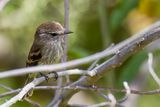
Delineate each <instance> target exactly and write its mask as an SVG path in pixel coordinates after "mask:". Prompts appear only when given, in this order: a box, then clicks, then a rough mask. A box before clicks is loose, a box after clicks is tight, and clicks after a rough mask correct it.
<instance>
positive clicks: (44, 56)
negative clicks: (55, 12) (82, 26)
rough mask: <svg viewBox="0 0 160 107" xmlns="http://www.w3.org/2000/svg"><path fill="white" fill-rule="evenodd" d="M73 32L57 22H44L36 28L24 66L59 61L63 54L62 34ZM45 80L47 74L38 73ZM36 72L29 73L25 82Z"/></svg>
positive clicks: (31, 78)
mask: <svg viewBox="0 0 160 107" xmlns="http://www.w3.org/2000/svg"><path fill="white" fill-rule="evenodd" d="M70 33H73V32H71V31H69V30H66V29H65V28H64V27H63V26H62V25H61V24H60V23H59V22H56V21H52V22H45V23H42V24H41V25H39V26H38V27H37V29H36V32H35V35H34V40H33V44H32V46H31V49H30V51H29V54H28V58H27V60H26V67H30V66H37V65H45V64H56V63H60V62H61V60H62V57H63V55H64V45H65V42H64V36H66V35H67V34H70ZM40 75H41V76H44V77H45V78H46V80H47V76H46V75H45V74H43V73H40ZM37 76H38V73H29V74H28V77H27V80H26V82H25V84H27V83H28V82H30V81H32V80H34V79H35V78H36V77H37Z"/></svg>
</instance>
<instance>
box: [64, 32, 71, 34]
mask: <svg viewBox="0 0 160 107" xmlns="http://www.w3.org/2000/svg"><path fill="white" fill-rule="evenodd" d="M70 33H73V32H72V31H64V34H70Z"/></svg>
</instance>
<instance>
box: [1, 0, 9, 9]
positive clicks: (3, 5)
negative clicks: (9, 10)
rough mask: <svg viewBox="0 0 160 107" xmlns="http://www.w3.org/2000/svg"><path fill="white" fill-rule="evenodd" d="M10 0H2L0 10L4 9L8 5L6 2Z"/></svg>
mask: <svg viewBox="0 0 160 107" xmlns="http://www.w3.org/2000/svg"><path fill="white" fill-rule="evenodd" d="M9 1H10V0H0V11H2V10H3V8H4V7H5V6H6V4H7V3H8V2H9Z"/></svg>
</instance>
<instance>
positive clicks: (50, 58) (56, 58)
mask: <svg viewBox="0 0 160 107" xmlns="http://www.w3.org/2000/svg"><path fill="white" fill-rule="evenodd" d="M63 54H64V48H63V43H62V41H57V40H55V41H52V42H49V43H47V44H46V45H45V46H44V47H43V49H42V58H41V61H40V62H39V63H40V64H54V63H59V62H60V61H61V58H62V56H63Z"/></svg>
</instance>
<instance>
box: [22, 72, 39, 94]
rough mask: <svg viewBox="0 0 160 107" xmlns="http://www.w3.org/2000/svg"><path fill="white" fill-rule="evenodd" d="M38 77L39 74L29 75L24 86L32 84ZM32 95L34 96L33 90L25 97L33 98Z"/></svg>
mask: <svg viewBox="0 0 160 107" xmlns="http://www.w3.org/2000/svg"><path fill="white" fill-rule="evenodd" d="M36 76H37V73H30V74H28V76H27V79H26V81H25V83H24V86H25V85H27V84H28V83H30V82H31V81H33V80H34V79H35V78H36ZM32 94H33V89H31V90H30V91H29V92H28V93H27V94H26V95H25V97H30V96H32Z"/></svg>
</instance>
